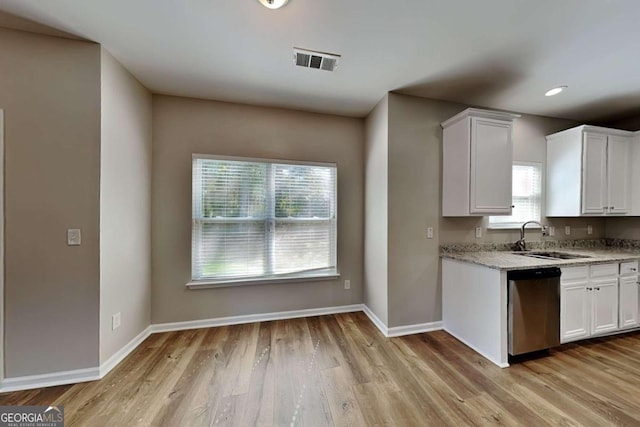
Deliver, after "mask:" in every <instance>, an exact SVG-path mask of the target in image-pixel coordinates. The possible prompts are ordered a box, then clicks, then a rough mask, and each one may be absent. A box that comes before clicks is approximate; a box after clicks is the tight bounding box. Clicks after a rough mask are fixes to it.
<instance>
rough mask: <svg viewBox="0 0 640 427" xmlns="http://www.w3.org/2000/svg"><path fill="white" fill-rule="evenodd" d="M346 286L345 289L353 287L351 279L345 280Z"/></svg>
mask: <svg viewBox="0 0 640 427" xmlns="http://www.w3.org/2000/svg"><path fill="white" fill-rule="evenodd" d="M344 288H345V289H351V280H345V281H344Z"/></svg>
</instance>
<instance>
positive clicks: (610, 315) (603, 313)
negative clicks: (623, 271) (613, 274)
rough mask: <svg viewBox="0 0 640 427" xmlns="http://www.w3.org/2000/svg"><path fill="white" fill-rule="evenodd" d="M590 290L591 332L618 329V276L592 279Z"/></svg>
mask: <svg viewBox="0 0 640 427" xmlns="http://www.w3.org/2000/svg"><path fill="white" fill-rule="evenodd" d="M589 287H591V288H592V291H591V303H592V308H591V334H592V335H599V334H603V333H607V332H612V331H615V330H616V329H618V317H619V315H618V278H612V279H607V280H601V281H600V280H598V281H593V282H592V283H591V284H590V285H589Z"/></svg>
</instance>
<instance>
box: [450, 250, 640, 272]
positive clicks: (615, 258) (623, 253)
mask: <svg viewBox="0 0 640 427" xmlns="http://www.w3.org/2000/svg"><path fill="white" fill-rule="evenodd" d="M541 251H545V250H544V249H538V250H533V251H532V252H541ZM546 251H556V252H563V253H569V254H574V255H583V256H584V257H585V258H577V259H559V260H546V259H539V258H532V257H528V256H523V255H517V253H516V252H510V251H459V252H456V251H453V252H441V254H440V256H441V257H442V258H448V259H454V260H458V261H464V262H470V263H473V264H479V265H484V266H486V267H489V268H493V269H496V270H504V271H509V270H528V269H532V268H540V267H574V266H580V265H589V264H605V263H608V262H624V261H633V260H638V259H640V248H633V249H632V248H628V249H627V248H619V247H611V248H598V249H578V248H566V249H565V248H552V249H546Z"/></svg>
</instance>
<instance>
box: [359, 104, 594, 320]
mask: <svg viewBox="0 0 640 427" xmlns="http://www.w3.org/2000/svg"><path fill="white" fill-rule="evenodd" d="M465 108H467V106H466V105H461V104H456V103H451V102H444V101H435V100H430V99H425V98H418V97H412V96H408V95H401V94H395V93H390V94H389V139H388V144H389V176H388V194H389V210H388V211H389V219H388V236H389V242H388V245H389V246H388V268H389V282H388V295H389V304H388V312H389V323H388V326H389V327H394V326H401V325H408V324H417V323H426V322H433V321H438V320H441V318H442V315H441V285H440V272H439V271H440V261H439V256H438V253H439V244H442V243H451V242H476V243H478V242H514V241H515V240H517V239H518V237H519V232H518V231H517V230H488V229H486V225H487V220H488V219H487V218H443V217H441V216H440V212H441V205H440V201H441V172H440V168H441V156H442V154H441V153H442V151H441V147H442V129H441V128H440V123H441V122H442V121H444V120H445V119H448V118H450V117H451V116H453V115H455V114H457V113H458V112H460V111H462V110H464V109H465ZM574 125H576V123H575V122H571V121H567V120H559V119H552V118H546V117H539V116H530V115H523V116H522V118H520V119H518V120H517V121H516V123H515V126H514V140H515V147H514V157H515V159H516V160H528V161H539V162H542V163H543V164H544V163H545V159H546V140H545V138H544V137H545V135H547V134H549V133H553V132H556V131H558V130H562V129H567V128H569V127H572V126H574ZM543 216H544V206H543ZM368 219H369V218H368V217H367V220H368ZM543 219H544V218H543ZM546 221H547V222H548V223H550V224H552V225H554V226H556V237H555V239H564V238H570V239H575V238H599V237H604V234H605V223H604V220H603V219H601V218H592V219H584V218H576V219H571V218H568V219H564V218H561V219H556V218H551V219H546ZM587 224H590V225H592V226H593V228H594V234H593V235H590V236H587V234H586V228H587ZM564 225H570V226H571V228H572V234H571V236H564V235H563V229H564ZM430 226H431V227H434V228H435V236H434V239H433V240H429V239H427V237H426V232H427V227H430ZM478 226H480V227H483V233H484V234H483V237H482V238H480V239H476V238H475V227H478ZM528 239H529V240H530V241H536V240H540V239H541V237H540V236H539V235H538V234H537V233H536V232H535V231H534V230H532V231H530V232H528Z"/></svg>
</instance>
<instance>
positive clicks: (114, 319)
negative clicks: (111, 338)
mask: <svg viewBox="0 0 640 427" xmlns="http://www.w3.org/2000/svg"><path fill="white" fill-rule="evenodd" d="M119 327H120V312H118V313H116V314H114V315H113V316H111V330H112V331H115V330H116V329H118V328H119Z"/></svg>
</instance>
